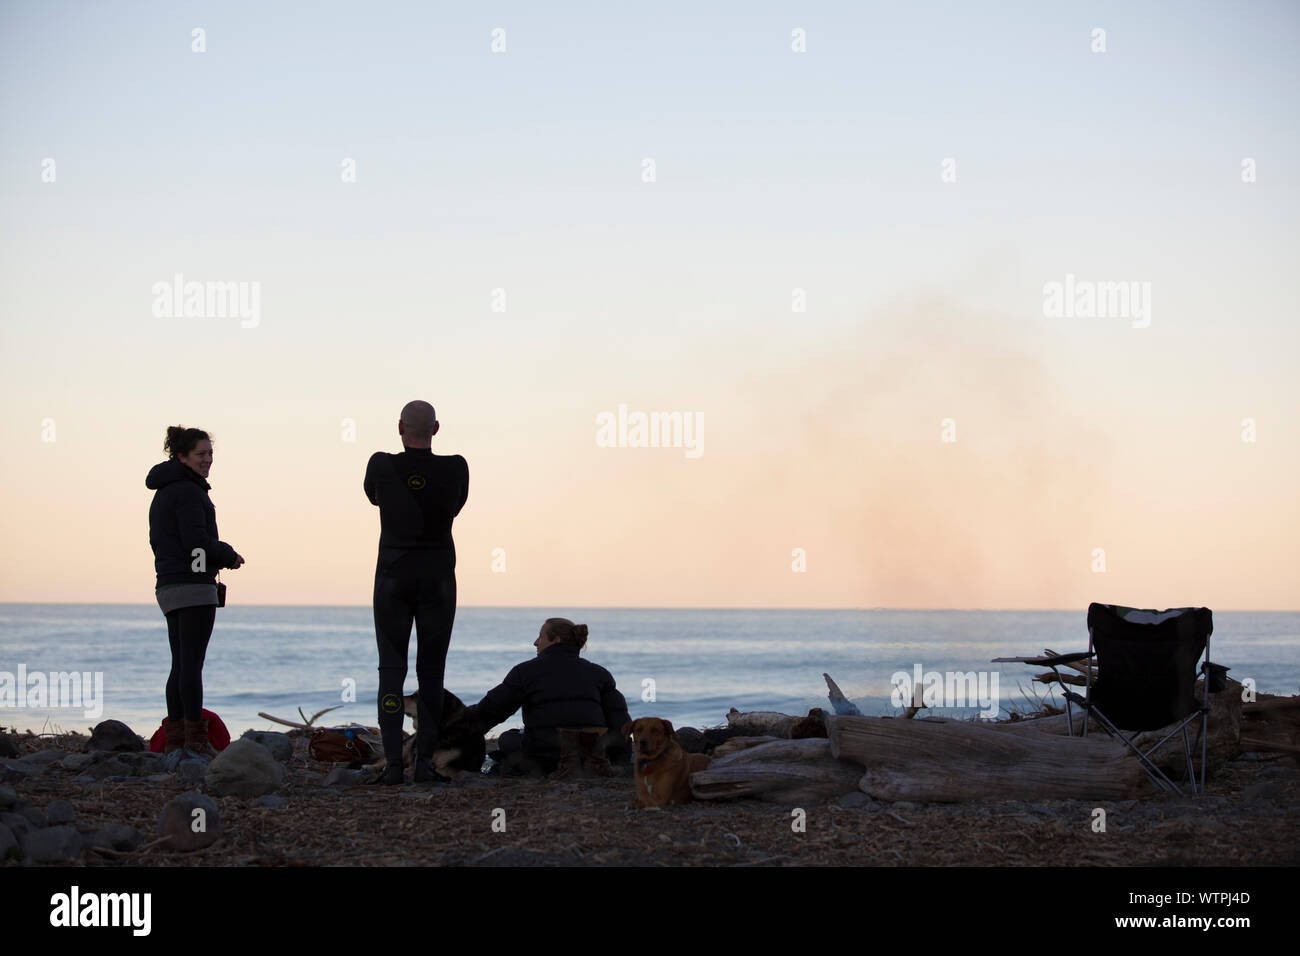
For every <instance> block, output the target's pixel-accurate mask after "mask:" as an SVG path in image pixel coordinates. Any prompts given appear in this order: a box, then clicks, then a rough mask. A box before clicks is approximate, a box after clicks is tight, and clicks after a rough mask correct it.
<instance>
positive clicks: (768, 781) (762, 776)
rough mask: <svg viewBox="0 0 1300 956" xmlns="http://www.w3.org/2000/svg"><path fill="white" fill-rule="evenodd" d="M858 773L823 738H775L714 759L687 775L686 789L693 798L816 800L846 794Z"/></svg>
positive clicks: (849, 791) (778, 800) (857, 768)
mask: <svg viewBox="0 0 1300 956" xmlns="http://www.w3.org/2000/svg"><path fill="white" fill-rule="evenodd" d="M852 719H861V720H866V719H868V718H852ZM861 776H862V768H861V767H859V766H857V765H856V764H853V763H850V762H848V761H844V760H837V759H835V757H833V756H831V752H830V744H829V742H828V741H826V740H818V739H815V738H814V739H807V740H776V741H773V742H771V743H765V744H761V745H759V746H757V747H750V748H748V749H746V750H741V751H739V752H737V753H733V754H730V755H729V756H726V757H723V758H722V759H720V760H714V761H713V762H712V763H711V764H709V768H708V769H707V770H700V771H698V772H697V773H693V774H691V792H692V793H693V794H694V795H695V797H696V799H697V800H720V799H731V798H735V797H757V798H758V799H760V800H766V801H768V802H771V803H786V804H802V803H821V802H823V801H825V800H827V799H831V798H834V797H840V796H843V795H844V794H846V793H852V792H853V791H854V790H856V789H857V787H858V778H859V777H861Z"/></svg>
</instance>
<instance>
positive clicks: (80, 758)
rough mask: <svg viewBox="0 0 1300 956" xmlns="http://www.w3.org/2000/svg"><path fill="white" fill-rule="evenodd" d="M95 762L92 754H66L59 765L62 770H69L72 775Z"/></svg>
mask: <svg viewBox="0 0 1300 956" xmlns="http://www.w3.org/2000/svg"><path fill="white" fill-rule="evenodd" d="M94 762H95V755H94V754H68V755H67V756H65V757H64V758H63V760H62V762H61V763H60V764H59V766H60V767H62V768H63V769H64V770H71V771H72V772H74V773H77V772H79V771H82V770H85V769H86V768H87V767H89V766H90V765H91V764H92V763H94Z"/></svg>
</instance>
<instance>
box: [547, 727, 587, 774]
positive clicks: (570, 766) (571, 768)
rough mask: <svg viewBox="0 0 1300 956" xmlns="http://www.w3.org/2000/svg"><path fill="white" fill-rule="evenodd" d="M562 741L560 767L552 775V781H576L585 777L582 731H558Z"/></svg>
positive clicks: (565, 728) (562, 728) (560, 729)
mask: <svg viewBox="0 0 1300 956" xmlns="http://www.w3.org/2000/svg"><path fill="white" fill-rule="evenodd" d="M556 735H557V736H558V737H559V740H560V765H559V766H558V767H556V768H555V773H553V774H551V777H550V779H552V780H576V779H578V778H581V777H585V776H586V774H585V773H583V770H582V731H581V730H573V729H571V728H569V727H561V728H559V729H558V730H556Z"/></svg>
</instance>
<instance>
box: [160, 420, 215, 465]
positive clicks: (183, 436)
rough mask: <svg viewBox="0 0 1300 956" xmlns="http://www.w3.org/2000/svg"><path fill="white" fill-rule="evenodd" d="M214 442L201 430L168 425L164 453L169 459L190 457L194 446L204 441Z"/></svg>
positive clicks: (164, 440)
mask: <svg viewBox="0 0 1300 956" xmlns="http://www.w3.org/2000/svg"><path fill="white" fill-rule="evenodd" d="M205 439H206V440H207V441H212V437H211V436H210V435H209V434H208V433H207V432H205V431H204V430H203V429H201V428H185V427H184V426H182V425H168V426H167V437H166V438H164V439H163V451H165V452H167V456H168V457H169V458H176V457H178V456H180V455H188V454H189V453H190V452H192V451H193V450H194V446H195V445H197V444H198V443H199V442H201V441H203V440H205Z"/></svg>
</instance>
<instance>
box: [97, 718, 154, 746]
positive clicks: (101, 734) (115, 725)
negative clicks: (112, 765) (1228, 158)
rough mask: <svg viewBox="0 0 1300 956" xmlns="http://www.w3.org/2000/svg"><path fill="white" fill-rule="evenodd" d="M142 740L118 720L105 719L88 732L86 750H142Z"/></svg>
mask: <svg viewBox="0 0 1300 956" xmlns="http://www.w3.org/2000/svg"><path fill="white" fill-rule="evenodd" d="M144 749H145V746H144V741H143V740H141V739H140V735H139V734H137V733H136V732H135V731H133V730H132V729H131V728H130V727H128V726H127V725H126V724H124V723H122V722H121V721H120V720H105V721H102V722H100V723H98V724H96V725H95V729H94V730H92V731H91V732H90V740H89V741H87V743H86V750H87V751H91V750H121V751H132V750H144Z"/></svg>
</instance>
